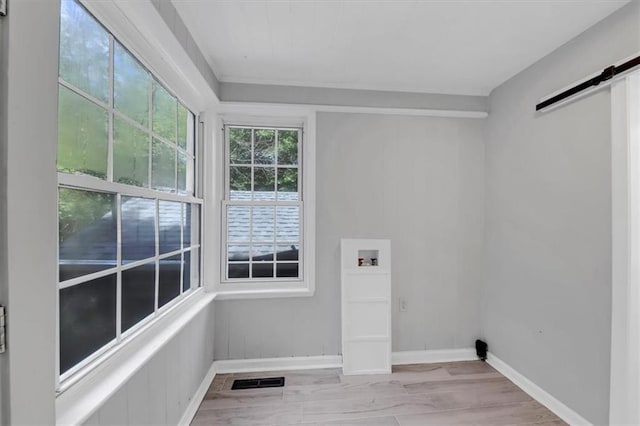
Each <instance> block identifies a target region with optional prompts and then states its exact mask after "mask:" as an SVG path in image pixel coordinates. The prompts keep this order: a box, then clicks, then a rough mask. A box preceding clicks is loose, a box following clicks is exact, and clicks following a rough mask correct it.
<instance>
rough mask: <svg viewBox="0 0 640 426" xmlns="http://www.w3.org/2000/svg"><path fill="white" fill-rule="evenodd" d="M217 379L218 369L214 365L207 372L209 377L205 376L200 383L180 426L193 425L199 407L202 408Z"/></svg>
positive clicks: (179, 423)
mask: <svg viewBox="0 0 640 426" xmlns="http://www.w3.org/2000/svg"><path fill="white" fill-rule="evenodd" d="M215 377H216V369H215V363H213V364H211V367H210V368H209V371H207V375H206V376H204V379H203V380H202V383H200V386H199V387H198V390H196V393H195V394H194V395H193V397H192V398H191V401H190V402H189V405H187V409H186V410H185V411H184V413H183V414H182V418H181V419H180V422H178V425H179V426H183V425H185V426H188V425H190V424H191V421H192V420H193V418H194V417H195V416H196V413H197V412H198V407H200V403H201V402H202V400H203V399H204V396H205V395H206V393H207V390H209V386H211V383H212V382H213V379H214V378H215Z"/></svg>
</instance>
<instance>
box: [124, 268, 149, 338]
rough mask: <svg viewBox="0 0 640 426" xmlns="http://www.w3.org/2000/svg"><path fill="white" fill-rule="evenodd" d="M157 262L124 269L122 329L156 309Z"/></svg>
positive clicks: (125, 329) (128, 327) (131, 325)
mask: <svg viewBox="0 0 640 426" xmlns="http://www.w3.org/2000/svg"><path fill="white" fill-rule="evenodd" d="M155 295H156V263H155V262H151V263H147V264H146V265H142V266H138V267H136V268H133V269H128V270H126V271H122V331H123V332H124V331H127V330H128V329H130V328H131V327H133V326H134V325H136V324H137V323H139V322H140V321H142V320H143V319H145V318H146V317H148V316H149V315H151V314H152V313H153V311H154V310H155V299H156V296H155Z"/></svg>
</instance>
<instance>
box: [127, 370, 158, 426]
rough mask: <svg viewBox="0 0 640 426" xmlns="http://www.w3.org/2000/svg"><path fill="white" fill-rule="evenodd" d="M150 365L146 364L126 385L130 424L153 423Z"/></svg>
mask: <svg viewBox="0 0 640 426" xmlns="http://www.w3.org/2000/svg"><path fill="white" fill-rule="evenodd" d="M149 390H150V388H149V367H148V366H144V367H143V368H141V369H140V370H139V371H138V372H137V373H136V374H134V375H133V377H131V379H129V382H128V383H127V385H126V392H119V393H124V394H126V397H127V421H128V424H130V425H147V424H152V423H151V418H150V412H149V408H150V407H151V396H152V395H153V392H149Z"/></svg>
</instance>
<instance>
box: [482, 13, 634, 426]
mask: <svg viewBox="0 0 640 426" xmlns="http://www.w3.org/2000/svg"><path fill="white" fill-rule="evenodd" d="M638 25H640V13H639V11H638V2H637V1H634V2H633V3H632V4H630V5H628V6H625V7H624V8H622V9H620V10H619V11H617V12H616V13H614V14H613V15H612V16H610V17H609V18H607V19H606V20H604V21H602V22H600V23H599V24H597V25H596V26H594V27H592V28H591V29H589V30H588V31H586V32H585V33H583V34H582V35H580V36H578V37H577V38H576V39H574V40H572V41H570V42H569V43H568V44H566V45H565V46H563V47H561V48H560V49H558V50H557V51H555V52H553V53H552V54H551V55H549V56H547V57H545V58H544V59H542V60H540V61H539V62H537V63H536V64H534V65H533V66H531V67H530V68H528V69H527V70H525V71H523V72H522V73H520V74H518V75H517V76H515V77H514V78H512V79H511V80H509V81H508V82H506V83H504V84H503V85H502V86H500V87H499V88H497V89H495V90H494V91H493V92H492V94H491V97H490V117H489V123H488V133H487V138H486V201H485V206H486V244H485V285H484V295H483V315H482V318H483V322H482V324H483V332H484V334H485V335H486V337H487V339H488V343H489V349H490V351H491V352H493V353H494V354H495V355H496V356H498V357H499V358H500V359H502V360H503V361H505V362H506V363H507V364H509V365H510V366H512V367H513V368H515V369H516V370H517V371H519V372H520V373H522V374H524V375H525V376H526V377H528V378H529V379H531V380H532V381H534V382H535V383H536V384H537V385H539V386H540V387H542V388H543V389H545V390H546V391H548V392H549V393H551V394H552V395H553V396H555V397H556V398H558V399H559V400H561V401H562V402H563V403H565V404H566V405H568V406H569V407H570V408H572V409H573V410H575V411H577V412H578V413H579V414H581V415H582V416H583V417H585V418H586V419H587V420H589V421H591V422H594V423H596V424H606V423H607V422H608V407H609V405H608V404H609V351H610V337H611V330H610V327H611V167H610V164H611V146H610V145H611V136H610V135H611V120H610V115H611V109H610V108H611V105H610V92H609V90H608V89H606V90H601V91H599V92H597V93H595V94H593V95H591V96H589V97H587V98H584V99H582V100H579V101H577V102H574V103H572V104H569V105H566V106H564V107H562V108H560V109H557V110H554V111H551V112H548V113H542V114H536V113H535V112H534V109H535V104H536V102H537V101H538V99H539V98H541V97H542V96H545V95H547V94H549V93H551V92H553V91H555V90H558V89H560V88H562V87H564V86H566V85H568V84H570V83H572V82H574V81H575V80H578V79H580V78H583V77H585V76H586V75H587V74H590V73H593V72H596V71H598V70H601V69H603V68H604V67H605V66H608V65H610V64H612V63H614V62H617V61H619V60H621V59H623V58H626V57H628V56H631V55H634V54H637V52H638V51H639V50H640V32H639V29H638Z"/></svg>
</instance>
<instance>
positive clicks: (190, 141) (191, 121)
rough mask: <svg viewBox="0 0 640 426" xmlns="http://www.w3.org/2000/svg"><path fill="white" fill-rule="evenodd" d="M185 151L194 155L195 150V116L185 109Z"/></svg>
mask: <svg viewBox="0 0 640 426" xmlns="http://www.w3.org/2000/svg"><path fill="white" fill-rule="evenodd" d="M187 152H188V153H189V154H191V155H195V152H196V116H195V115H193V114H192V113H191V111H187Z"/></svg>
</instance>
